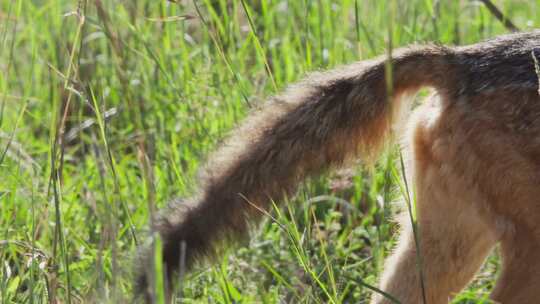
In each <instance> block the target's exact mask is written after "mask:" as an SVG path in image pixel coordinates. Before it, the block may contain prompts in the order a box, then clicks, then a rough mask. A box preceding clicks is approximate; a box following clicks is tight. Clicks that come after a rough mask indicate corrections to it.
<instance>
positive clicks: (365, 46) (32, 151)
mask: <svg viewBox="0 0 540 304" xmlns="http://www.w3.org/2000/svg"><path fill="white" fill-rule="evenodd" d="M496 4H497V6H498V7H499V8H500V9H501V10H502V11H503V12H504V14H505V15H506V16H508V17H509V18H510V19H511V20H512V21H513V22H514V24H516V25H517V26H518V27H520V28H522V29H527V28H532V27H534V26H537V25H538V24H539V22H540V15H539V13H538V12H540V7H539V6H540V1H530V0H527V1H525V0H523V1H516V0H499V1H496ZM505 32H507V30H506V29H505V28H504V26H503V25H502V24H501V23H500V22H499V21H498V20H497V19H495V18H494V17H493V16H492V15H491V14H490V12H489V11H488V10H487V9H486V8H485V6H483V5H482V4H481V3H480V2H475V1H436V0H392V1H376V0H363V1H361V0H357V1H355V0H340V1H337V0H336V1H330V0H319V1H307V0H305V1H300V0H299V1H291V0H268V1H247V0H234V1H233V0H196V1H193V2H192V1H171V2H166V1H151V0H130V1H100V0H80V1H78V2H77V1H68V0H32V1H29V0H0V71H1V74H0V269H1V270H0V302H1V303H81V302H84V303H123V302H131V299H130V295H131V294H132V292H133V290H132V289H133V284H132V273H131V268H132V266H133V264H134V256H136V248H137V246H138V245H141V244H148V243H149V242H150V240H151V237H150V234H149V233H148V232H149V229H148V227H149V223H150V221H151V217H152V214H154V213H155V212H156V210H157V209H158V208H160V207H162V206H164V205H165V204H167V202H168V201H169V200H171V199H173V198H174V197H177V196H188V195H189V194H190V193H191V191H192V190H193V188H194V185H195V184H196V180H197V175H196V172H197V168H198V167H199V165H200V164H201V162H202V161H203V160H204V158H205V155H207V154H208V153H209V152H210V151H212V150H213V149H214V148H215V146H216V145H219V142H220V140H221V139H222V138H224V136H226V134H227V131H228V130H230V129H231V128H232V126H233V125H235V124H236V123H238V122H239V121H241V120H242V118H243V117H244V116H246V115H248V113H249V110H250V109H251V108H256V107H257V106H258V105H260V104H261V103H262V102H263V100H264V99H265V97H267V96H270V95H272V94H274V93H276V92H277V91H280V90H282V89H283V88H284V87H285V86H286V85H287V84H289V83H291V82H294V81H295V80H297V79H299V78H301V77H302V76H303V75H305V74H306V73H307V72H308V71H312V70H317V69H326V68H330V67H333V66H336V65H339V64H344V63H347V62H351V61H355V60H360V59H365V58H369V57H373V56H375V55H377V54H382V53H384V52H385V50H387V49H391V48H393V47H397V46H401V45H405V44H408V43H412V42H426V41H435V42H438V43H445V44H466V43H473V42H476V41H479V40H482V39H485V38H488V37H492V36H495V35H497V34H501V33H505ZM398 156H399V150H398V149H397V148H394V149H390V150H389V152H388V153H387V154H386V155H384V156H382V157H381V160H380V162H379V163H378V164H377V165H376V166H375V168H372V169H370V170H367V169H366V168H362V167H361V166H360V165H357V166H353V167H351V168H349V169H348V170H344V171H340V172H338V173H333V174H329V175H327V176H323V177H320V178H317V179H314V180H311V181H308V182H306V183H305V184H304V185H303V186H302V189H301V191H299V193H298V195H297V196H296V197H294V198H291V200H290V202H289V204H288V205H287V206H288V207H286V208H285V209H281V210H274V211H272V212H271V214H270V215H271V217H270V216H268V217H267V220H265V222H264V223H263V225H261V226H258V227H254V230H253V231H254V232H253V235H252V238H251V240H249V241H247V240H246V241H245V242H244V243H243V244H242V246H236V247H233V249H229V250H227V251H226V252H225V253H226V254H225V255H224V256H223V258H221V259H218V260H217V261H214V263H213V264H212V265H213V266H212V267H199V268H198V269H197V270H196V271H195V272H194V273H191V274H189V275H188V276H186V277H185V279H184V280H183V281H182V283H181V286H180V288H179V291H178V292H177V302H178V303H180V302H182V303H200V302H203V303H206V302H208V303H232V302H234V303H253V302H261V303H277V302H280V303H281V302H284V303H285V302H286V303H367V302H368V299H369V293H370V292H371V291H370V288H371V286H376V282H377V273H379V272H380V270H381V267H382V264H383V260H384V257H385V256H386V255H387V254H388V252H389V251H390V250H391V248H392V235H393V233H394V232H395V231H396V225H395V223H394V222H393V221H392V219H391V216H392V215H393V214H395V213H396V210H397V208H396V204H393V203H392V201H396V200H399V199H400V198H402V197H403V195H404V193H403V191H401V190H400V189H402V187H399V185H400V184H401V183H402V173H403V172H402V169H401V166H400V163H399V161H397V162H396V161H395V160H396V157H397V159H399V157H398ZM396 185H397V186H396ZM158 249H159V248H158ZM497 269H498V262H497V257H496V255H494V256H492V257H491V258H490V259H489V261H488V263H487V264H486V266H485V267H484V269H483V271H482V272H481V274H480V275H479V276H478V278H477V279H476V281H475V283H474V284H473V286H471V287H470V288H469V289H468V290H467V291H466V292H465V293H463V294H461V295H460V296H459V297H458V298H457V299H456V300H455V302H456V303H478V302H481V301H483V300H482V299H485V298H486V295H487V294H488V292H489V290H490V288H491V287H492V283H493V278H494V276H495V274H496V272H497Z"/></svg>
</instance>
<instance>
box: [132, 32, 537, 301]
mask: <svg viewBox="0 0 540 304" xmlns="http://www.w3.org/2000/svg"><path fill="white" fill-rule="evenodd" d="M537 46H540V32H532V33H524V34H516V35H509V36H502V37H500V38H497V39H493V40H490V41H487V42H483V43H479V44H475V45H471V46H465V47H443V46H434V45H428V46H413V47H409V48H404V49H400V50H397V51H395V52H394V54H393V56H392V58H391V59H389V60H391V62H390V64H391V67H392V69H391V70H392V73H391V75H392V77H391V79H392V83H391V84H388V83H387V81H386V79H390V78H387V77H386V74H385V65H386V63H387V59H386V58H380V59H375V60H371V61H364V62H358V63H354V64H351V65H348V66H345V67H342V68H338V69H335V70H332V71H329V72H325V73H316V74H313V75H311V76H310V77H308V78H307V79H306V80H304V81H302V82H300V83H299V84H296V85H293V86H291V87H290V88H289V89H288V90H287V91H286V92H285V93H284V94H282V95H279V96H276V97H274V98H272V99H271V100H270V101H269V102H268V103H266V104H265V105H264V106H263V107H262V108H261V109H259V110H257V111H254V112H253V113H251V114H250V115H249V117H248V118H247V119H246V120H245V121H244V122H243V123H242V124H241V125H240V126H239V127H238V128H237V129H236V130H234V131H233V132H232V135H231V137H230V138H229V140H228V141H227V142H226V143H225V144H224V145H223V146H222V147H221V148H220V149H219V150H218V151H216V152H215V153H214V155H213V157H211V158H210V161H209V162H208V163H207V165H206V166H205V169H204V170H203V174H202V180H201V183H200V190H199V192H198V193H197V194H196V195H194V196H193V197H192V198H190V199H187V200H183V201H178V202H174V203H172V204H171V206H170V208H169V209H168V210H167V212H166V213H164V216H163V217H162V218H161V219H160V220H159V222H158V224H157V226H156V227H155V229H157V231H158V232H159V233H160V234H161V236H162V238H163V240H164V249H163V260H164V262H165V265H166V269H167V274H168V279H169V280H172V279H173V278H174V277H175V275H174V274H175V273H176V272H177V270H178V268H179V264H180V260H181V258H180V257H181V256H183V257H184V258H185V259H184V261H185V267H186V268H187V269H189V268H190V267H191V265H192V264H193V262H195V261H196V260H197V259H198V258H199V257H201V256H207V255H212V254H214V253H215V248H216V244H219V243H222V242H223V241H228V240H233V239H237V238H240V237H243V236H245V235H246V234H247V230H248V227H249V226H250V225H248V223H249V222H255V221H257V219H259V218H260V217H261V214H262V213H261V212H260V211H261V209H263V210H269V209H270V207H271V202H272V201H273V202H280V200H283V198H284V196H285V195H290V194H292V193H294V191H295V188H296V186H297V184H298V183H299V182H300V181H301V180H302V179H304V178H306V177H307V176H312V175H316V174H319V173H320V172H322V171H325V170H327V169H329V168H335V167H339V166H342V165H343V164H345V163H346V162H347V161H348V160H352V159H355V158H365V159H371V158H373V156H376V155H377V153H378V152H379V150H380V148H381V147H382V146H383V143H384V141H385V138H387V135H388V134H389V132H390V129H391V125H392V122H393V121H394V120H395V119H396V116H397V115H396V113H398V112H399V111H398V110H399V108H400V107H408V106H409V105H407V104H404V103H405V100H400V98H399V97H400V96H402V95H404V94H405V93H414V92H415V91H417V90H418V89H420V88H421V87H424V86H427V87H432V88H433V89H435V91H436V93H437V94H436V95H435V97H432V98H430V100H429V101H427V102H426V103H425V104H424V105H423V106H421V107H420V108H419V109H417V110H416V111H415V114H414V115H413V119H411V121H410V123H409V128H408V132H407V134H408V135H409V140H410V145H409V155H408V159H409V163H410V168H411V169H412V171H413V172H412V176H413V179H414V191H415V194H416V200H417V201H416V204H417V211H416V212H417V219H418V226H419V235H418V238H419V240H420V244H419V247H418V248H420V251H421V252H419V254H420V256H421V257H422V264H421V268H422V270H423V274H424V275H423V282H424V285H425V286H424V288H421V280H420V277H419V274H418V273H419V272H418V270H417V252H416V250H417V246H415V242H414V237H413V234H412V230H411V228H410V225H407V224H404V225H403V227H402V232H401V236H400V238H399V243H398V245H397V247H396V249H395V251H394V253H393V254H392V255H391V256H390V258H389V259H388V261H387V264H386V269H385V272H384V273H383V274H382V279H381V287H380V288H381V289H382V290H384V291H386V292H387V293H389V294H391V295H393V296H394V297H395V298H396V299H398V300H399V301H401V302H402V303H420V302H421V301H422V298H423V296H425V298H426V300H427V303H430V304H433V303H447V302H448V301H449V299H451V298H452V297H453V296H454V295H455V294H456V293H458V292H459V291H460V290H461V289H462V288H463V287H465V286H466V285H467V283H468V282H469V281H470V280H471V278H472V277H473V276H474V274H475V272H476V271H477V270H478V268H479V267H480V266H481V264H482V263H483V261H484V259H485V258H486V256H487V255H488V253H489V252H490V251H491V249H492V248H493V247H494V246H495V245H496V244H497V243H500V244H501V252H502V259H503V262H502V263H503V269H502V273H501V275H500V277H499V279H498V282H497V284H496V286H495V288H494V290H493V292H492V298H493V299H494V300H496V301H500V302H502V303H505V304H506V303H533V302H535V301H538V299H539V298H540V186H538V185H540V98H539V96H538V77H537V75H536V73H535V66H534V60H533V55H534V52H535V48H536V47H537ZM389 88H391V90H389ZM389 92H391V93H389ZM248 201H249V203H248ZM181 244H185V250H181ZM147 281H148V279H147V276H145V275H143V276H141V278H140V283H141V284H142V285H143V286H145V285H148V284H146V283H147ZM148 290H150V291H151V288H149V289H148ZM422 290H424V291H422ZM388 301H389V300H388V299H386V298H384V297H382V296H378V295H376V296H374V298H373V302H374V303H387V302H388Z"/></svg>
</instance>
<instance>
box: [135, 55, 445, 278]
mask: <svg viewBox="0 0 540 304" xmlns="http://www.w3.org/2000/svg"><path fill="white" fill-rule="evenodd" d="M452 55H453V52H452V51H451V50H450V49H447V48H444V47H439V46H424V47H415V48H407V49H401V50H398V51H396V52H394V55H393V56H392V60H391V62H390V63H389V64H388V62H387V60H385V59H376V60H372V61H364V62H359V63H354V64H351V65H349V66H345V67H342V68H338V69H335V70H332V71H329V72H325V73H316V74H313V75H311V76H310V77H308V78H307V79H306V80H304V81H302V82H300V83H299V84H296V85H294V86H292V87H290V88H289V89H288V90H287V91H286V92H285V93H284V94H282V95H279V96H277V97H274V98H272V100H270V101H269V102H268V103H267V104H265V105H264V106H263V107H262V109H260V110H257V111H255V112H252V113H251V114H250V115H249V117H248V118H247V119H246V120H245V121H244V122H243V123H242V125H241V126H240V127H239V128H237V129H236V130H234V131H233V132H232V136H231V137H230V138H229V139H228V141H227V142H226V143H225V144H224V145H223V146H222V147H221V148H220V149H218V150H217V151H216V152H215V153H214V155H213V157H211V158H210V160H209V162H208V163H207V165H206V167H205V168H204V170H203V173H202V177H201V184H200V190H199V193H198V194H197V195H196V196H194V197H193V198H191V199H188V200H183V201H179V202H174V203H173V204H171V206H170V207H169V208H168V209H167V210H166V212H164V213H163V215H162V218H161V219H159V221H158V224H157V227H155V229H157V231H158V232H159V233H160V235H161V237H162V239H163V244H164V247H163V261H164V264H165V267H166V271H167V274H168V279H169V280H170V279H171V278H172V277H173V274H174V273H175V272H176V271H177V270H178V268H179V264H180V260H181V255H183V257H184V258H185V259H184V261H185V267H186V268H187V269H189V268H190V267H191V265H192V264H193V263H194V262H195V261H196V260H197V259H198V258H200V257H202V256H208V255H213V254H214V253H215V250H216V247H217V246H216V245H218V244H220V243H222V242H223V241H230V240H234V239H238V238H241V237H243V236H245V235H246V234H247V230H248V224H249V223H250V222H254V221H257V220H258V219H259V218H260V217H261V215H262V214H261V212H260V210H257V209H264V210H268V209H270V206H271V202H280V200H282V199H283V197H284V196H285V195H287V194H291V193H293V191H295V189H296V187H297V185H298V183H299V182H300V181H301V180H302V179H304V178H306V177H307V176H312V175H316V174H319V173H321V172H323V171H325V170H327V169H329V168H333V167H338V166H340V165H341V164H343V163H344V162H345V161H346V160H348V159H353V158H357V157H371V156H374V155H376V154H377V152H378V150H379V149H380V148H381V147H382V145H383V143H384V141H385V137H386V135H387V134H388V133H389V130H390V126H391V124H392V119H393V116H394V113H395V112H396V111H395V109H396V108H397V107H398V106H399V102H398V100H399V98H398V97H399V96H400V95H402V94H403V93H405V92H410V91H415V90H418V89H419V88H420V87H422V86H431V87H434V88H435V89H437V90H438V91H445V90H450V87H449V86H450V85H452V84H453V83H455V82H454V80H453V79H452V75H453V74H454V71H453V68H452V63H451V62H452ZM388 71H389V72H388ZM387 79H392V82H391V85H390V84H389V82H388V81H387ZM390 97H391V98H390ZM248 201H249V202H248ZM254 206H257V207H256V208H255V207H254ZM182 243H183V244H185V250H183V254H182V250H181V244H182ZM147 280H148V279H147V278H146V277H145V276H144V275H143V276H141V277H140V282H139V283H140V284H142V285H143V286H146V285H147V284H146V283H147Z"/></svg>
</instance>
